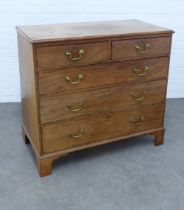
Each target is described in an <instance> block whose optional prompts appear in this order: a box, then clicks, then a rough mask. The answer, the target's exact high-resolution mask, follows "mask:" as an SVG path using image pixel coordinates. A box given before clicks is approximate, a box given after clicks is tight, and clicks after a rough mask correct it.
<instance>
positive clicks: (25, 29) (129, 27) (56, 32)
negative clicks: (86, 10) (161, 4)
mask: <svg viewBox="0 0 184 210" xmlns="http://www.w3.org/2000/svg"><path fill="white" fill-rule="evenodd" d="M16 29H17V30H18V31H20V32H21V33H23V34H24V35H25V36H26V37H27V38H28V39H29V40H30V42H32V43H40V42H51V41H52V42H53V41H63V40H64V41H66V40H80V39H90V38H102V37H118V36H135V35H140V34H141V35H147V34H169V33H173V32H174V31H173V30H170V29H166V28H163V27H159V26H156V25H152V24H149V23H146V22H143V21H139V20H118V21H97V22H78V23H63V24H49V25H32V26H31V25H30V26H17V27H16Z"/></svg>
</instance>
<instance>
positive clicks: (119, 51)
mask: <svg viewBox="0 0 184 210" xmlns="http://www.w3.org/2000/svg"><path fill="white" fill-rule="evenodd" d="M170 45H171V38H170V37H159V38H144V39H130V40H119V41H113V42H112V60H131V59H139V58H147V57H154V56H156V57H158V56H168V55H169V53H170Z"/></svg>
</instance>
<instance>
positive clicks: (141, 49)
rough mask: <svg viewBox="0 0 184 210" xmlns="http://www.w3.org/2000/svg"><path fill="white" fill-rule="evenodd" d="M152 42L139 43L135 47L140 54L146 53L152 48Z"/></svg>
mask: <svg viewBox="0 0 184 210" xmlns="http://www.w3.org/2000/svg"><path fill="white" fill-rule="evenodd" d="M150 47H151V46H150V44H148V43H146V44H137V45H135V49H136V51H137V53H138V54H144V53H146V52H148V50H149V49H150Z"/></svg>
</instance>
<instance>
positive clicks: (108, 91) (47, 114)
mask: <svg viewBox="0 0 184 210" xmlns="http://www.w3.org/2000/svg"><path fill="white" fill-rule="evenodd" d="M166 85H167V81H166V80H158V81H153V82H145V83H141V84H135V85H128V86H123V85H119V86H115V87H109V88H102V89H99V90H92V91H83V92H76V93H73V94H57V95H51V96H45V97H41V99H40V114H41V122H42V123H46V122H51V121H56V120H62V119H66V118H71V117H76V116H79V115H84V114H90V113H96V112H104V111H111V110H116V109H127V108H131V107H133V106H139V105H152V104H156V103H161V102H163V101H165V95H166Z"/></svg>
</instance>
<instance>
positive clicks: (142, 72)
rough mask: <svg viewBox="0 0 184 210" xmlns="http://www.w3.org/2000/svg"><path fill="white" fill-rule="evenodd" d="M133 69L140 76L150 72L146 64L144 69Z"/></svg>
mask: <svg viewBox="0 0 184 210" xmlns="http://www.w3.org/2000/svg"><path fill="white" fill-rule="evenodd" d="M133 70H134V72H135V73H136V74H137V75H138V76H140V77H141V76H145V75H146V74H147V73H148V72H149V70H150V69H149V67H148V66H145V67H144V68H143V69H139V68H134V69H133Z"/></svg>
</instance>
